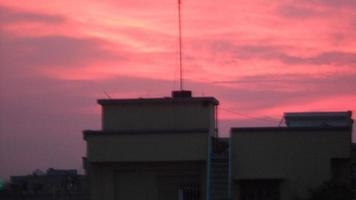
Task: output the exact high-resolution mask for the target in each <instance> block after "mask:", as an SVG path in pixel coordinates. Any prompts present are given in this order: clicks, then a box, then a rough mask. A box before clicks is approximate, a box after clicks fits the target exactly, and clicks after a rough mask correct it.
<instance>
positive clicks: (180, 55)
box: [178, 0, 183, 90]
mask: <svg viewBox="0 0 356 200" xmlns="http://www.w3.org/2000/svg"><path fill="white" fill-rule="evenodd" d="M178 30H179V75H180V81H179V85H180V90H183V63H182V22H181V0H178Z"/></svg>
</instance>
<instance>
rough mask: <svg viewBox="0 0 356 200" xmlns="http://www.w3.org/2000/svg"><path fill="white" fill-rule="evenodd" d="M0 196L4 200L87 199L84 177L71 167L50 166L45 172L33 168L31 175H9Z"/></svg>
mask: <svg viewBox="0 0 356 200" xmlns="http://www.w3.org/2000/svg"><path fill="white" fill-rule="evenodd" d="M0 197H1V199H4V200H6V199H36V200H42V199H43V200H48V199H53V200H54V199H55V200H66V199H71V200H85V199H88V196H87V183H86V177H85V176H84V175H79V174H78V173H77V170H72V169H69V170H63V169H53V168H50V169H48V170H47V172H46V173H44V172H42V171H40V170H35V171H34V172H33V174H32V175H26V176H11V177H10V183H9V184H8V186H7V188H6V191H4V192H2V193H0Z"/></svg>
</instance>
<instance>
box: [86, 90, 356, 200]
mask: <svg viewBox="0 0 356 200" xmlns="http://www.w3.org/2000/svg"><path fill="white" fill-rule="evenodd" d="M98 103H99V104H100V105H101V106H102V130H99V131H92V130H87V131H84V139H85V140H86V143H87V155H86V159H85V160H86V168H87V173H88V174H87V175H88V181H89V189H90V194H89V196H90V199H91V200H96V199H98V200H99V199H108V200H126V199H127V200H136V199H137V200H142V199H147V200H151V199H152V200H157V199H162V200H163V199H164V200H170V199H172V200H177V199H178V200H203V199H207V200H226V199H246V200H247V199H249V200H250V199H252V200H258V199H264V200H269V199H271V200H272V199H273V200H274V199H276V200H277V199H281V200H287V199H293V198H295V197H300V198H302V197H306V196H307V195H308V194H307V191H308V189H310V188H314V187H317V186H318V185H320V184H322V183H323V182H325V181H328V180H335V181H337V182H338V183H342V184H345V185H350V181H351V179H350V166H351V165H350V163H351V162H350V158H351V154H350V152H351V130H352V128H351V124H352V120H351V113H349V115H345V116H344V119H345V120H346V121H347V123H346V125H345V124H343V122H342V123H340V121H338V123H336V124H337V125H333V123H331V125H330V123H327V124H328V125H327V126H324V125H323V123H322V125H320V124H319V123H316V124H314V125H310V124H308V126H307V125H303V124H302V123H300V121H303V119H306V121H307V122H308V121H309V122H310V118H308V117H310V116H309V115H310V113H309V115H308V113H304V114H305V115H307V117H305V116H304V118H303V116H302V117H301V119H300V118H298V120H299V121H298V123H294V122H295V121H293V120H295V119H294V118H293V116H295V115H298V117H300V116H299V114H295V113H294V114H293V113H292V114H286V117H285V119H286V120H287V125H288V126H287V127H270V128H232V129H231V133H230V137H228V138H221V137H219V135H218V131H217V117H216V116H217V106H218V104H219V102H218V101H217V100H216V99H215V98H214V97H192V96H191V94H190V92H188V91H178V92H173V95H172V97H165V98H150V99H142V98H139V99H105V100H98ZM342 114H345V113H338V114H337V115H342ZM313 115H314V117H315V116H316V117H319V118H320V115H323V117H324V118H323V120H324V122H325V120H326V121H328V120H331V121H332V117H333V116H335V113H329V117H327V116H325V113H319V114H318V113H313ZM326 115H328V114H326ZM291 117H292V118H291ZM338 120H340V119H338ZM341 121H342V120H341ZM293 123H294V124H298V126H294V125H291V124H293ZM340 124H341V125H340Z"/></svg>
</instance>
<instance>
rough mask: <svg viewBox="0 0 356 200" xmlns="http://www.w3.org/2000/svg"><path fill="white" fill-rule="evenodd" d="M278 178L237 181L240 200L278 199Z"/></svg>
mask: <svg viewBox="0 0 356 200" xmlns="http://www.w3.org/2000/svg"><path fill="white" fill-rule="evenodd" d="M279 183H280V181H279V180H274V179H265V180H243V181H240V182H239V186H240V199H241V200H279V196H280V194H279Z"/></svg>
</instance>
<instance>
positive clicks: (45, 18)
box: [0, 0, 356, 178]
mask: <svg viewBox="0 0 356 200" xmlns="http://www.w3.org/2000/svg"><path fill="white" fill-rule="evenodd" d="M182 2H183V5H182V9H183V13H182V21H183V49H184V51H183V63H184V64H183V65H184V79H185V82H184V85H185V89H189V90H192V91H193V95H194V96H214V97H216V98H217V99H218V100H219V101H220V109H219V120H220V125H221V127H220V128H221V130H222V131H221V134H222V135H228V128H229V127H231V126H276V125H278V122H279V121H280V119H281V117H282V115H283V112H292V111H293V112H294V111H346V110H351V111H353V112H355V111H356V88H355V86H356V1H354V0H284V1H282V0H224V1H217V0H183V1H182ZM178 66H179V63H178V37H177V0H152V1H147V0H71V1H69V0H56V1H54V0H53V1H48V0H17V1H14V0H2V1H1V2H0V163H1V164H0V177H5V178H6V177H8V176H9V175H20V174H27V173H31V172H32V171H33V170H34V169H37V168H38V169H42V170H46V169H47V168H49V167H54V168H75V169H78V170H79V169H81V167H82V166H81V157H83V156H84V155H85V143H84V140H83V136H82V132H81V131H82V130H84V129H100V107H99V106H98V105H97V104H96V99H98V98H106V95H105V92H106V93H108V94H109V95H110V96H111V97H112V98H137V97H163V96H169V95H170V92H171V90H174V89H178V86H179V82H178V80H179V68H178Z"/></svg>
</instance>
